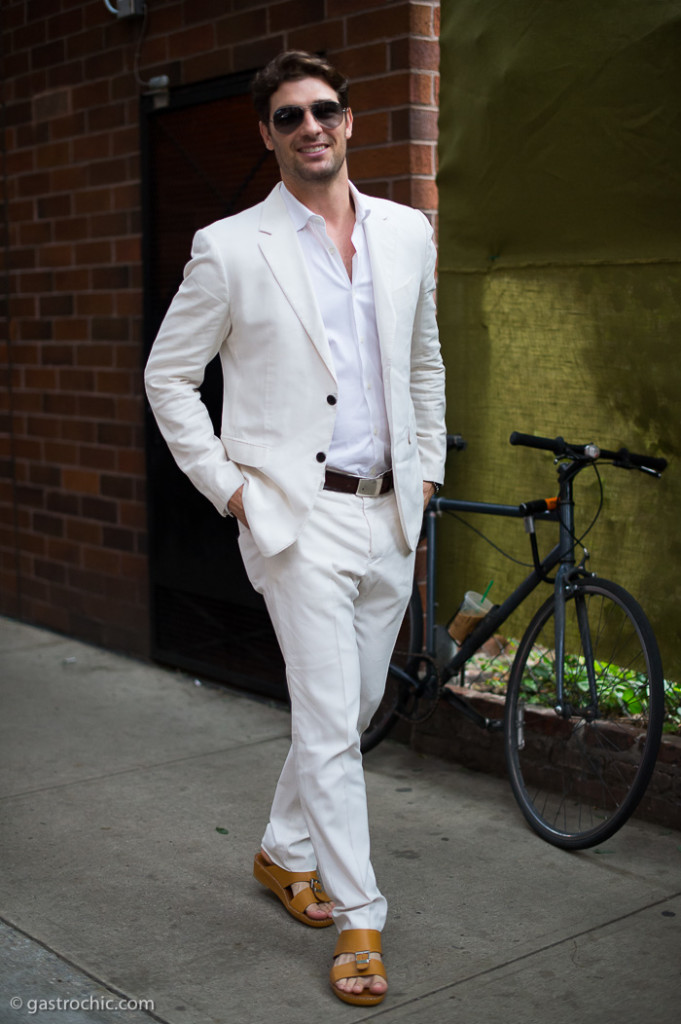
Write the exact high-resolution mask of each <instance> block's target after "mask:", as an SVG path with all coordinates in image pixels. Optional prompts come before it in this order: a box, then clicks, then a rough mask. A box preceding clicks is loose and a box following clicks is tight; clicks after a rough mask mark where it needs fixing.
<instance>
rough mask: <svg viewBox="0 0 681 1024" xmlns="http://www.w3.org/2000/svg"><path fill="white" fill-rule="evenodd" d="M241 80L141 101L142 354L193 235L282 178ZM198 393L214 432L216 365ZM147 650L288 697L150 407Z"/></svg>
mask: <svg viewBox="0 0 681 1024" xmlns="http://www.w3.org/2000/svg"><path fill="white" fill-rule="evenodd" d="M248 86H249V81H248V78H247V77H246V76H235V77H232V78H229V79H224V80H221V81H216V82H211V83H204V84H201V85H198V86H192V87H186V88H182V89H178V90H173V91H172V92H171V93H170V95H169V97H168V104H167V106H164V107H161V108H159V107H157V106H155V103H157V102H158V101H157V100H154V98H153V97H144V100H143V111H142V124H143V139H142V152H143V161H142V164H143V167H142V175H143V189H144V248H145V251H144V272H145V281H144V288H145V352H146V353H148V351H149V349H150V348H151V344H152V342H153V339H154V337H155V335H156V332H157V331H158V328H159V325H160V323H161V321H162V319H163V316H164V314H165V312H166V310H167V308H168V305H169V304H170V301H171V299H172V297H173V295H174V293H175V291H176V290H177V288H178V286H179V284H180V281H181V279H182V270H183V267H184V265H185V263H186V262H187V260H188V258H189V253H190V248H191V240H192V236H193V234H194V232H195V231H196V230H197V229H198V228H200V227H203V226H204V225H206V224H209V223H210V222H211V221H214V220H218V219H219V218H221V217H225V216H228V215H229V214H232V213H237V212H238V211H239V210H242V209H245V208H246V207H248V206H252V205H253V204H254V203H256V202H259V201H260V200H261V199H263V198H264V197H265V195H266V194H267V193H268V192H269V191H270V189H271V188H272V186H273V185H274V184H275V182H276V181H277V180H278V179H279V174H278V170H277V167H276V163H275V162H274V160H273V159H272V155H271V154H270V153H268V152H267V150H265V148H264V146H263V143H262V140H261V138H260V135H259V132H258V126H257V118H256V115H255V113H254V111H253V107H252V103H251V99H250V95H249V91H248ZM201 394H202V397H203V400H204V402H205V403H206V406H207V407H208V410H209V413H210V415H211V418H212V420H213V425H214V427H215V428H216V430H217V431H219V422H220V411H221V400H222V380H221V370H220V366H219V363H218V361H217V360H214V362H213V363H211V365H210V366H209V367H208V369H207V372H206V379H205V381H204V384H203V387H202V389H201ZM147 481H148V502H149V538H150V550H149V567H150V604H151V616H152V621H151V651H152V655H153V657H155V658H156V659H157V660H159V661H162V662H164V663H166V664H170V665H174V666H177V667H178V668H181V669H184V670H185V671H189V672H192V673H196V674H197V675H198V674H200V675H202V676H204V677H207V678H211V679H214V680H216V681H218V682H223V683H227V684H230V685H234V686H238V687H241V688H244V689H247V690H250V691H253V692H255V693H259V694H263V695H266V696H271V697H276V698H285V697H286V686H285V679H284V667H283V661H282V658H281V654H280V652H279V648H278V645H277V642H276V639H275V637H274V633H273V631H272V627H271V624H270V621H269V617H268V615H267V612H266V611H265V607H264V604H263V602H262V600H261V598H260V597H259V596H258V595H257V594H256V593H255V592H254V591H253V589H252V587H251V585H250V583H249V582H248V579H247V577H246V574H245V572H244V569H243V566H242V564H241V558H240V555H239V551H238V547H237V541H236V538H237V528H236V523H235V521H234V520H232V519H223V518H222V517H221V516H220V515H219V514H218V513H217V512H216V511H215V509H214V508H213V506H212V505H211V504H210V502H208V501H207V500H206V498H204V497H203V496H202V495H200V494H199V493H198V491H196V490H195V489H194V487H193V486H192V484H191V483H190V482H189V481H188V480H187V478H186V477H185V476H184V474H183V473H181V472H180V470H179V469H178V468H177V466H176V465H175V462H174V460H173V458H172V456H171V455H170V452H169V451H168V449H167V447H166V444H165V442H164V441H163V439H162V438H161V435H160V433H159V430H158V427H157V426H156V424H155V421H154V419H153V416H152V415H151V412H150V410H149V409H147Z"/></svg>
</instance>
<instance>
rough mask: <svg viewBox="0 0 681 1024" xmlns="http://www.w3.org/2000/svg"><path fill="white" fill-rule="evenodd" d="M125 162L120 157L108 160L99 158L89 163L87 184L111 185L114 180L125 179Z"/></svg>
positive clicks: (126, 175)
mask: <svg viewBox="0 0 681 1024" xmlns="http://www.w3.org/2000/svg"><path fill="white" fill-rule="evenodd" d="M127 177H128V174H127V163H126V161H125V160H124V159H123V158H122V157H118V158H116V159H110V160H99V161H96V162H95V163H93V164H91V165H90V167H89V169H88V176H87V180H88V184H89V185H92V186H94V187H96V186H97V185H111V184H112V183H114V182H118V181H121V180H125V179H127Z"/></svg>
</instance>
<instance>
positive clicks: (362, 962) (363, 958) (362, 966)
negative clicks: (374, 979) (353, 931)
mask: <svg viewBox="0 0 681 1024" xmlns="http://www.w3.org/2000/svg"><path fill="white" fill-rule="evenodd" d="M370 963H371V950H369V949H362V950H360V951H359V952H357V953H355V964H356V965H357V970H358V971H366V969H367V967H368V966H369V964H370Z"/></svg>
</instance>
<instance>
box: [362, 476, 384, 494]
mask: <svg viewBox="0 0 681 1024" xmlns="http://www.w3.org/2000/svg"><path fill="white" fill-rule="evenodd" d="M382 489H383V477H381V476H376V477H365V478H363V479H362V480H360V482H359V483H358V484H357V494H359V495H361V497H362V498H377V497H378V496H379V494H380V493H381V491H382Z"/></svg>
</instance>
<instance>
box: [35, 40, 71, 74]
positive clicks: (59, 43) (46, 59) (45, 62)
mask: <svg viewBox="0 0 681 1024" xmlns="http://www.w3.org/2000/svg"><path fill="white" fill-rule="evenodd" d="M65 57H66V45H65V40H63V39H54V40H52V42H49V43H45V44H44V45H42V46H35V45H34V46H32V47H31V67H32V68H33V70H39V69H40V68H47V67H51V66H53V65H55V64H62V63H63V62H64V59H65Z"/></svg>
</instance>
